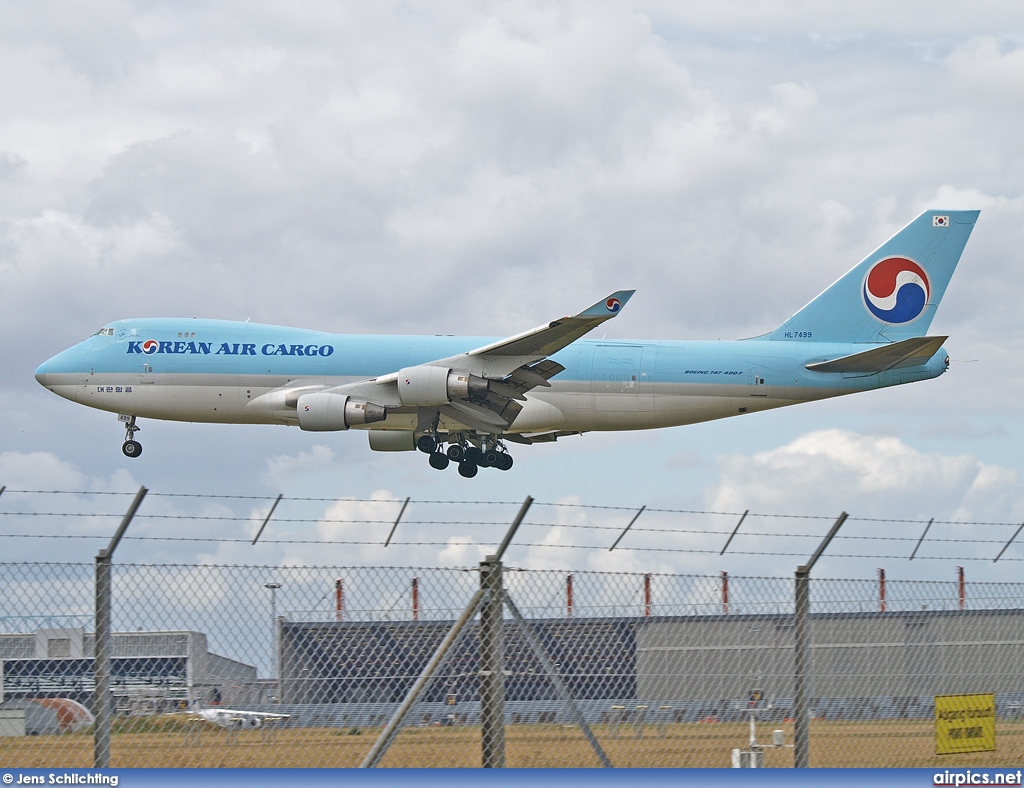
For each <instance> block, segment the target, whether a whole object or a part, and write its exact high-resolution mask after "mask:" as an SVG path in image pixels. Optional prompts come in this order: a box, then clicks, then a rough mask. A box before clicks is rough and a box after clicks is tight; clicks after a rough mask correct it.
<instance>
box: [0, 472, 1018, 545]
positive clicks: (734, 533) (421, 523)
mask: <svg viewBox="0 0 1024 788" xmlns="http://www.w3.org/2000/svg"><path fill="white" fill-rule="evenodd" d="M0 492H3V493H15V494H25V495H40V496H51V495H72V496H82V495H109V496H113V495H117V496H127V495H130V494H131V493H127V492H114V491H70V490H9V489H7V488H0ZM148 494H149V495H152V496H160V497H166V498H189V499H203V500H215V499H216V500H246V501H253V500H259V501H263V502H266V503H267V504H270V503H272V502H273V500H274V499H272V498H270V497H264V496H243V495H221V494H203V493H160V492H150V493H148ZM279 500H280V501H292V502H317V503H328V502H330V503H358V504H367V503H369V504H374V505H390V504H395V505H398V504H402V505H403V509H402V510H401V512H400V513H399V514H398V517H397V519H396V518H394V517H391V516H389V517H387V518H373V517H276V518H273V519H271V515H272V514H273V509H271V510H270V513H269V514H268V515H267V519H265V520H263V525H267V524H268V523H269V524H271V525H272V526H278V527H281V526H289V525H297V526H302V525H310V524H316V525H327V526H391V527H392V533H394V527H396V526H397V525H398V524H399V522H400V523H401V525H402V527H403V528H428V529H429V528H433V527H446V528H452V527H458V528H471V527H481V526H483V527H488V528H493V527H494V526H495V525H503V524H505V521H504V520H503V519H497V518H494V519H490V518H472V519H458V518H445V519H429V518H421V519H406V520H402V519H401V513H402V512H404V511H405V508H404V507H405V505H406V504H408V503H413V504H415V505H421V504H426V505H447V506H453V507H454V506H458V507H464V508H468V507H474V506H477V507H478V506H513V505H518V502H513V501H451V500H423V501H419V500H417V501H412V500H411V499H398V498H395V499H381V498H370V499H365V498H364V499H349V498H341V499H339V498H318V497H296V498H284V497H283V496H281V498H280V499H279ZM3 502H4V500H3V498H0V503H3ZM534 505H535V506H537V507H550V508H568V509H574V510H595V511H608V512H623V513H628V514H630V515H633V520H632V521H631V522H630V525H629V526H627V527H626V529H625V530H626V531H631V533H632V535H633V537H634V539H633V541H636V540H637V538H639V539H641V540H642V539H643V537H644V536H645V535H648V534H650V535H656V536H665V535H670V536H679V537H697V538H700V539H708V538H711V539H715V540H723V539H725V538H726V537H727V536H728V537H729V539H730V541H731V539H732V538H733V537H736V538H737V539H738V540H739V541H738V542H737V544H736V546H735V547H733V549H731V550H729V551H728V553H729V555H730V556H761V557H779V556H785V557H796V556H802V555H803V554H804V553H805V549H804V548H803V547H799V546H797V545H792V546H791V547H789V548H785V549H780V547H779V546H778V544H779V542H778V540H804V541H805V542H806V541H807V540H819V539H821V538H822V536H823V534H822V533H819V532H809V533H793V532H788V531H782V532H773V531H771V530H766V529H765V528H764V523H763V522H762V527H760V528H758V527H757V526H756V525H753V527H749V526H748V528H747V529H746V530H744V531H742V532H740V531H739V530H738V529H739V528H740V526H741V525H742V523H743V522H744V521H745V520H746V519H747V518H752V519H757V518H763V519H767V520H771V519H787V520H814V521H828V522H831V521H832V520H834V516H833V515H799V514H780V513H758V512H750V511H749V510H748V511H746V512H742V513H741V512H728V511H710V510H699V509H670V508H656V507H652V508H646V507H645V508H641V509H639V510H638V509H637V507H626V506H604V505H593V504H580V503H565V502H554V503H551V502H534ZM643 513H649V515H673V516H676V517H682V516H700V517H730V518H734V517H740V518H741V519H740V521H739V522H738V523H737V524H736V525H735V528H734V527H733V524H732V523H729V524H728V527H725V528H701V527H693V525H692V524H680V525H668V526H666V525H664V524H663V523H659V524H648V525H644V524H642V523H641V524H639V525H637V526H636V527H633V524H634V523H635V521H636V518H637V517H639V516H640V515H641V514H643ZM122 516H123V514H122V513H120V512H76V511H66V510H62V511H43V512H40V511H20V510H19V511H0V518H4V517H6V518H11V519H14V518H64V519H66V518H75V519H79V520H81V519H92V520H97V519H103V520H106V519H111V520H112V519H113V518H120V517H122ZM135 518H136V519H138V520H148V521H152V522H156V521H160V522H176V523H187V522H193V523H224V524H231V523H247V524H251V525H256V524H257V523H259V522H260V521H261V520H262V519H263V517H262V515H258V514H252V515H249V516H239V515H237V514H194V515H193V514H183V513H173V514H159V513H154V514H147V513H145V512H139V513H137V514H136V515H135ZM599 519H601V520H603V522H598V523H588V522H584V523H580V522H574V523H564V522H548V521H527V522H524V523H523V524H522V525H523V527H524V528H545V529H549V530H553V529H565V530H566V531H572V532H594V533H599V532H614V533H621V534H622V535H623V536H624V535H625V531H623V526H624V524H625V523H624V522H623V523H615V524H608V520H607V518H599ZM661 519H662V520H664V517H662V518H661ZM847 520H848V521H849V522H850V523H863V524H865V525H868V524H885V525H890V526H900V525H903V526H921V525H925V524H926V523H927V526H926V528H925V531H924V533H923V534H922V533H921V532H919V531H918V532H915V533H913V534H909V533H908V534H905V535H904V534H901V533H900V532H899V531H896V533H894V534H893V533H890V534H887V535H870V534H868V535H864V534H856V533H854V534H850V533H849V532H848V531H847V532H844V533H840V534H838V535H836V537H835V539H836V542H837V543H840V542H844V541H845V542H846V543H847V544H848V545H850V546H851V547H852V546H853V543H859V544H865V543H875V544H877V545H879V548H880V549H881V545H882V544H883V543H885V544H907V545H909V543H912V542H913V543H916V544H917V546H918V547H920V546H921V544H922V542H925V541H926V542H927V544H928V546H929V547H932V548H934V547H935V546H945V545H950V544H956V545H957V546H958V547H959V548H960V549H959V551H958V554H957V555H943V556H934V555H929V556H925V555H921V556H918V555H917V548H916V547H915V550H914V552H913V553H912V554H911V555H909V556H907V555H887V554H881V553H879V554H867V553H864V552H862V551H858V552H850V553H838V552H830V553H829V557H830V558H836V559H844V558H848V559H872V560H882V559H896V560H913V559H914V558H917V559H918V560H922V561H927V560H931V561H937V560H941V561H949V560H962V561H989V562H990V561H993V560H1002V561H1004V562H1019V561H1024V558H1014V557H1012V556H1004V555H1003V553H1005V552H1006V550H1007V548H1009V547H1010V546H1011V545H1012V544H1013V542H1014V540H1015V539H1016V537H1017V534H1018V533H1019V532H1020V529H1021V528H1024V526H1022V525H1020V524H1019V523H1015V522H978V521H964V520H939V519H935V518H932V519H930V520H927V521H925V520H923V519H921V520H918V519H911V518H877V517H861V518H858V517H852V516H851V517H848V518H847ZM933 525H937V526H949V525H954V526H975V527H977V526H986V527H1001V528H1005V527H1007V526H1010V527H1016V528H1017V529H1018V530H1017V531H1016V532H1014V534H1013V536H1012V537H1010V538H1009V541H1007V539H1006V538H1005V537H1004V538H1001V539H994V538H990V537H991V536H992V534H991V532H989V533H985V534H980V535H979V536H970V535H966V536H962V537H958V538H944V537H941V536H939V535H938V534H935V535H933V536H932V537H931V538H928V539H927V540H925V536H926V535H927V533H928V528H930V527H931V526H933ZM730 534H731V535H730ZM424 535H427V533H424V532H423V531H420V532H419V533H416V534H414V535H412V536H413V540H412V541H403V540H401V539H399V540H396V541H394V542H393V544H395V545H396V546H403V547H432V548H433V547H451V546H452V543H451V542H450V541H435V540H431V539H429V538H428V539H422V538H421V539H418V540H416V537H418V536H419V537H421V536H424ZM986 537H988V538H986ZM107 538H109V534H107V533H103V534H99V533H96V534H92V533H86V534H82V533H72V534H69V533H16V532H15V533H0V540H10V539H25V540H53V539H61V540H93V539H95V540H100V539H103V540H105V539H107ZM620 538H621V537H620ZM125 539H126V540H127V541H137V542H169V543H195V544H218V543H220V544H226V545H227V544H251V543H252V542H251V538H250V537H249V536H244V537H243V536H239V535H237V531H236V532H235V533H234V534H232V533H228V534H225V535H221V536H190V535H175V536H162V535H153V534H148V535H147V534H138V533H136V534H132V535H130V536H126V537H125ZM389 540H390V537H389ZM751 540H761V544H760V545H759V546H758V547H757V549H751V548H750V544H751ZM260 544H267V545H319V546H328V545H344V546H368V547H386V546H387V544H386V543H382V541H381V539H380V538H377V539H330V538H324V537H323V536H322V535H320V536H318V538H285V537H281V538H269V534H268V538H265V539H262V540H261V541H260ZM515 544H516V546H517V547H523V548H541V549H545V550H556V549H564V550H604V549H614V548H615V547H616V546H618V542H616V543H615V545H612V548H608V547H607V544H551V543H550V542H541V543H537V542H520V541H517V542H516V543H515ZM706 544H707V543H706V541H705V542H703V543H698V544H691V545H683V544H678V543H677V544H674V545H673V544H668V545H666V544H660V545H656V546H645V545H643V544H640V545H633V544H629V545H622V546H621V547H620V548H619V549H620V550H623V551H633V552H637V553H666V554H675V555H685V554H691V555H723V554H724V553H725V549H722V550H719V549H718V548H717V547H708V546H706ZM994 545H1002V546H1003V549H1002V551H1000V553H999V555H998V556H997V557H996V558H995V559H993V558H991V557H985V556H966V555H964V553H965V552H967V550H966V548H969V547H971V546H976V547H979V548H982V547H991V546H994ZM459 546H464V547H470V548H488V547H489V545H486V544H483V543H481V542H480V541H477V540H475V539H473V540H471V541H466V542H460V543H459ZM728 546H729V542H727V543H726V547H728ZM741 546H747V548H748V549H739V548H740V547H741Z"/></svg>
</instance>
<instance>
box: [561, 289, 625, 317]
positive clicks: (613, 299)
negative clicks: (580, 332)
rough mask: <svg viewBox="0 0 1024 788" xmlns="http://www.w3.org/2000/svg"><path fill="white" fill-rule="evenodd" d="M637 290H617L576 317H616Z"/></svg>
mask: <svg viewBox="0 0 1024 788" xmlns="http://www.w3.org/2000/svg"><path fill="white" fill-rule="evenodd" d="M635 292H636V290H617V291H616V292H614V293H612V294H611V295H610V296H608V297H607V298H605V299H602V300H601V301H598V302H597V303H596V304H594V305H593V306H592V307H590V308H589V309H585V310H583V311H582V312H580V313H579V314H578V315H576V317H614V316H615V315H616V314H618V312H619V310H621V309H622V307H624V306H625V305H626V302H627V301H629V299H630V298H632V297H633V293H635Z"/></svg>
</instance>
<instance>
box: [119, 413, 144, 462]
mask: <svg viewBox="0 0 1024 788" xmlns="http://www.w3.org/2000/svg"><path fill="white" fill-rule="evenodd" d="M121 420H122V421H124V443H122V444H121V453H122V454H124V456H125V457H131V458H132V459H135V458H136V457H138V456H139V455H141V454H142V444H141V443H139V442H138V441H137V440H135V433H136V432H138V431H139V430H141V429H142V427H137V426H136V425H135V417H134V416H127V417H125V416H122V417H121Z"/></svg>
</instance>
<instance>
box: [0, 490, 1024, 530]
mask: <svg viewBox="0 0 1024 788" xmlns="http://www.w3.org/2000/svg"><path fill="white" fill-rule="evenodd" d="M5 494H8V495H10V494H19V495H85V496H89V495H107V496H130V495H135V492H117V491H94V490H18V489H11V488H6V489H5ZM147 497H163V498H196V499H206V500H246V501H265V502H267V503H268V504H269V503H273V502H274V500H275V499H276V498H277V496H275V495H230V494H221V493H168V492H154V491H149V492H148V493H147ZM0 500H2V498H0ZM281 501H282V502H286V501H294V502H299V503H301V502H306V503H370V504H396V505H401V504H404V503H405V499H404V498H346V497H340V498H339V497H332V498H328V497H315V496H295V497H292V496H282V497H281ZM409 503H410V504H415V505H431V506H434V505H443V506H519V505H520V504H521V503H522V501H466V500H462V501H459V500H443V499H423V500H419V499H411V498H410V499H409ZM533 506H538V507H539V506H547V507H555V508H566V509H593V510H605V511H619V512H631V513H635V512H637V511H638V509H639V507H637V506H613V505H607V504H587V503H569V502H563V501H534V502H533ZM644 511H645V513H646V512H650V513H659V514H693V515H702V516H715V517H741V516H743V515H744V514H745V515H746V516H748V517H766V518H776V519H789V520H823V521H831V520H835V518H836V515H835V514H834V513H832V514H786V513H780V512H752V511H746V512H740V511H718V510H710V509H674V508H662V507H653V506H648V507H645V508H644ZM3 514H21V515H32V514H35V513H31V512H0V515H3ZM50 514H52V515H53V516H66V517H82V516H103V517H120V516H121V515H122V513H120V512H98V513H92V514H89V513H82V512H67V513H50ZM136 516H137V517H165V518H167V519H174V518H175V517H179V518H182V519H204V518H201V517H190V516H189V515H145V514H138V515H136ZM205 519H218V518H216V517H213V516H206V517H205ZM219 519H224V520H251V519H253V518H251V517H223V518H219ZM847 519H848V520H849V521H856V522H873V523H910V524H921V525H924V524H927V523H928V522H932V523H933V524H936V525H964V526H975V525H993V526H1011V525H1012V526H1017V525H1020V523H1019V522H1015V521H1002V520H991V521H985V520H941V519H938V518H929V519H923V518H908V517H857V516H855V515H850V516H849V517H848V518H847ZM321 520H322V518H317V519H313V520H298V519H297V520H290V521H286V520H283V519H279V518H275V522H320V521H321ZM353 522H392V521H391V520H381V521H363V520H359V521H353ZM403 522H404V521H403ZM438 522H447V521H438ZM474 524H475V523H474Z"/></svg>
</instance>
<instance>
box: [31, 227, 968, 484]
mask: <svg viewBox="0 0 1024 788" xmlns="http://www.w3.org/2000/svg"><path fill="white" fill-rule="evenodd" d="M977 218H978V211H926V212H924V213H923V214H921V215H920V216H918V217H917V218H916V219H914V221H912V222H911V223H910V224H909V225H907V226H906V227H905V228H903V229H902V230H901V231H900V232H898V233H897V234H896V235H895V236H893V237H892V238H891V239H889V240H888V241H886V242H885V243H884V244H882V246H880V247H879V248H878V249H876V250H875V251H874V252H872V253H871V254H869V255H868V256H867V257H865V258H864V260H862V261H861V262H860V263H858V264H857V265H856V266H854V267H853V268H852V269H851V270H850V271H849V272H848V273H847V274H845V275H844V276H843V277H841V278H840V279H839V280H838V281H837V282H835V284H833V285H832V286H831V287H829V288H828V289H827V290H825V291H824V292H823V293H822V294H821V295H819V296H818V297H817V298H815V299H814V300H813V301H811V302H810V303H809V304H807V306H805V307H804V308H803V309H801V310H800V311H799V312H797V313H796V314H795V315H793V316H792V317H791V318H789V320H787V321H786V322H785V323H783V324H782V325H781V326H779V327H778V328H776V329H775V330H774V331H770V332H769V333H767V334H764V335H762V336H758V337H753V338H751V339H742V340H735V341H717V342H704V341H702V342H686V341H676V340H658V341H650V340H635V341H634V340H606V339H582V337H584V335H586V334H588V333H589V332H590V331H592V330H593V329H594V328H596V327H597V326H599V325H601V324H602V323H604V322H605V321H606V320H610V319H611V318H613V317H615V316H616V315H618V314H619V313H620V311H621V310H622V308H623V307H625V306H626V303H627V302H628V301H629V299H630V297H631V296H632V295H633V291H632V290H621V291H619V292H616V293H612V294H611V295H609V296H608V297H607V298H604V299H602V300H601V301H598V302H597V303H596V304H594V305H593V306H592V307H590V308H589V309H585V310H583V311H582V312H580V313H579V314H577V315H575V316H573V317H563V318H560V319H558V320H553V321H551V322H549V323H545V324H544V325H542V326H539V327H537V328H534V329H531V330H529V331H524V332H523V333H521V334H516V335H515V336H512V337H509V338H507V339H494V338H484V337H450V336H390V335H363V334H360V335H342V334H327V333H322V332H318V331H307V330H304V329H298V328H283V327H280V326H270V325H257V324H254V323H238V322H229V321H224V320H197V319H189V318H137V319H129V320H119V321H117V322H114V323H110V324H108V325H106V326H104V327H103V328H101V329H100V330H99V331H98V332H97V333H96V334H95V335H93V336H91V337H89V338H88V339H86V340H85V341H84V342H80V343H79V344H77V345H75V346H74V347H72V348H70V349H68V350H65V351H64V352H62V353H59V354H57V355H56V356H54V357H53V358H51V359H50V360H49V361H47V362H45V363H44V364H42V365H41V366H40V367H39V369H38V370H37V371H36V379H37V380H38V381H39V382H40V383H41V384H42V385H43V386H45V387H46V388H48V389H49V390H50V391H52V392H54V393H55V394H58V395H60V396H62V397H65V398H67V399H69V400H72V401H74V402H79V403H81V404H83V405H88V406H89V407H92V408H99V409H100V410H107V411H110V412H112V413H117V414H119V416H118V417H119V419H120V420H121V421H123V422H124V423H125V429H126V436H125V441H124V444H123V446H122V451H123V452H124V454H125V455H126V456H127V457H138V456H139V455H140V454H141V452H142V446H141V444H140V443H139V442H138V441H137V440H135V433H136V432H137V431H138V430H139V429H140V427H139V425H138V423H137V420H138V419H140V418H151V419H171V420H175V421H203V422H224V423H233V424H241V423H245V424H290V425H298V427H299V428H300V429H303V430H309V431H313V432H322V431H337V430H348V429H358V430H365V431H366V432H367V434H368V436H369V442H370V448H371V449H374V450H377V451H413V450H415V449H419V450H420V451H422V452H425V453H426V454H427V455H429V458H430V465H431V466H432V467H434V468H437V469H438V470H443V469H444V468H446V467H447V466H448V464H449V463H450V462H454V463H457V464H458V469H459V473H460V474H462V475H463V476H466V477H472V476H475V475H476V473H477V469H478V468H489V467H493V468H499V469H501V470H508V469H509V468H511V467H512V457H511V456H510V455H509V453H508V450H507V446H508V444H509V443H518V444H532V443H543V442H548V441H554V440H557V439H558V438H562V437H564V436H567V435H577V434H581V433H584V432H589V431H591V430H640V429H654V428H657V427H673V426H677V425H681V424H693V423H696V422H701V421H709V420H711V419H721V418H725V417H726V416H738V415H741V414H751V413H755V412H757V411H761V410H768V409H769V408H779V407H782V406H784V405H795V404H797V403H800V402H809V401H812V400H818V399H824V398H826V397H837V396H840V395H843V394H852V393H854V392H857V391H866V390H869V389H876V388H882V387H885V386H895V385H899V384H901V383H912V382H915V381H919V380H925V379H927V378H934V377H937V376H939V375H941V374H942V373H943V372H945V371H946V369H947V368H948V366H949V357H948V356H947V355H946V352H945V350H944V349H943V347H942V345H943V342H945V340H946V339H947V337H944V336H928V335H927V332H928V327H929V326H930V325H931V322H932V318H933V317H934V316H935V310H936V309H937V308H938V305H939V301H940V300H941V299H942V296H943V293H945V291H946V286H947V285H948V284H949V280H950V277H951V276H952V274H953V270H954V269H955V268H956V264H957V262H958V261H959V259H960V255H961V253H962V252H963V249H964V246H965V244H966V243H967V239H968V237H969V236H970V234H971V230H972V229H973V228H974V223H975V221H976V220H977Z"/></svg>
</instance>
